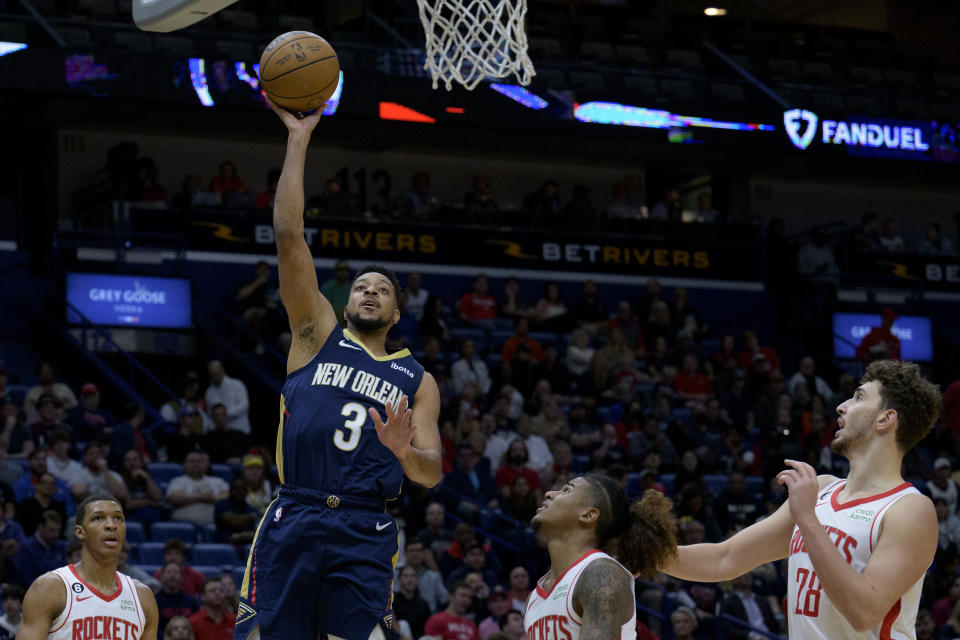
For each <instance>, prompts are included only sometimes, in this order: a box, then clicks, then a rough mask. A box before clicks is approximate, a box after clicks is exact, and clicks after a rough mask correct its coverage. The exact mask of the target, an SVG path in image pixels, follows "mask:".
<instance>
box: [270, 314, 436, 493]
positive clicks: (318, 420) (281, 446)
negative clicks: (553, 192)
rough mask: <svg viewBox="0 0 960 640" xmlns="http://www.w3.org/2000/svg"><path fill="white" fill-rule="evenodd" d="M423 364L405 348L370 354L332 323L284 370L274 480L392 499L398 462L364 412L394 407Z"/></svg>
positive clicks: (399, 477)
mask: <svg viewBox="0 0 960 640" xmlns="http://www.w3.org/2000/svg"><path fill="white" fill-rule="evenodd" d="M422 379H423V367H422V366H421V365H420V363H418V362H417V361H416V360H414V358H413V356H412V355H410V352H409V351H408V350H407V349H404V350H402V351H399V352H397V353H394V354H391V355H388V356H375V355H373V354H372V353H371V352H370V351H369V350H367V348H366V347H365V346H364V345H363V343H362V342H360V341H359V340H358V339H357V338H356V337H354V336H353V335H352V334H351V333H350V331H349V330H347V329H341V328H340V327H337V328H336V329H334V330H333V332H332V333H331V334H330V337H329V338H327V341H326V342H325V343H324V345H323V347H321V349H320V352H319V353H317V355H315V356H314V357H313V358H312V359H311V360H310V362H308V363H307V364H306V365H305V366H303V367H301V368H299V369H297V370H296V371H294V372H293V373H291V374H290V375H288V376H287V379H286V381H285V382H284V384H283V389H282V391H281V396H280V415H281V417H280V431H279V433H278V434H277V468H278V470H279V472H280V482H282V483H284V484H288V485H292V486H296V487H303V488H305V489H311V490H313V491H326V492H329V493H336V494H346V495H354V496H362V497H369V498H375V499H378V500H393V499H395V498H396V497H397V496H399V495H400V489H401V486H402V484H403V468H402V467H401V466H400V461H399V460H397V458H396V456H394V455H393V453H391V452H390V450H389V449H387V448H386V447H385V446H383V444H382V443H381V442H380V439H379V438H378V437H377V430H376V427H375V426H374V424H373V420H372V419H371V418H370V416H369V415H368V413H367V409H368V408H369V407H376V408H377V410H378V411H379V412H380V416H381V418H384V420H386V411H385V409H384V406H385V405H386V403H388V402H389V403H391V404H392V405H393V406H394V408H396V407H397V405H398V404H399V402H400V398H401V397H402V396H403V395H406V396H407V397H408V398H409V402H410V404H411V405H412V404H413V397H414V395H415V394H416V392H417V389H419V388H420V381H421V380H422Z"/></svg>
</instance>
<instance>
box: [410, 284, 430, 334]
mask: <svg viewBox="0 0 960 640" xmlns="http://www.w3.org/2000/svg"><path fill="white" fill-rule="evenodd" d="M422 280H423V276H422V275H421V274H420V272H419V271H413V272H412V273H411V274H410V275H409V276H407V287H406V289H405V291H406V292H407V313H410V314H412V315H413V317H414V318H416V319H417V322H418V323H419V322H421V321H422V320H423V310H424V308H425V307H426V304H427V299H428V298H429V297H430V292H429V291H427V290H426V289H424V288H423V287H422V286H420V284H421V281H422Z"/></svg>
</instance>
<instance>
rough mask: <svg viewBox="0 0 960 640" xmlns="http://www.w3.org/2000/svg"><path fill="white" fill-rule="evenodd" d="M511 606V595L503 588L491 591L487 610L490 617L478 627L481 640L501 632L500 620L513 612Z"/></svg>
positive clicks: (498, 587)
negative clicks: (509, 612)
mask: <svg viewBox="0 0 960 640" xmlns="http://www.w3.org/2000/svg"><path fill="white" fill-rule="evenodd" d="M510 605H511V598H510V593H509V592H507V591H506V590H504V588H503V587H500V586H497V587H496V588H494V589H491V590H490V596H489V597H488V598H487V610H488V611H489V612H490V615H489V616H488V617H486V618H484V619H483V620H482V621H481V622H480V624H479V625H477V632H478V633H479V634H480V640H487V639H488V638H489V637H490V636H491V635H493V634H494V633H496V632H498V631H500V620H501V618H503V617H504V616H505V615H506V614H507V612H508V611H510V610H511V608H510Z"/></svg>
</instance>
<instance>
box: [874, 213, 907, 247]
mask: <svg viewBox="0 0 960 640" xmlns="http://www.w3.org/2000/svg"><path fill="white" fill-rule="evenodd" d="M880 247H881V248H882V249H883V250H884V251H889V252H891V253H903V252H904V251H906V250H907V243H906V242H904V241H903V238H902V237H901V236H900V233H899V232H898V231H897V222H896V220H894V219H893V218H884V219H883V225H882V227H881V228H880Z"/></svg>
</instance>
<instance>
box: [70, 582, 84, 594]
mask: <svg viewBox="0 0 960 640" xmlns="http://www.w3.org/2000/svg"><path fill="white" fill-rule="evenodd" d="M70 588H71V589H73V592H74V593H83V585H82V584H80V583H79V582H74V583H73V586H72V587H70Z"/></svg>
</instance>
